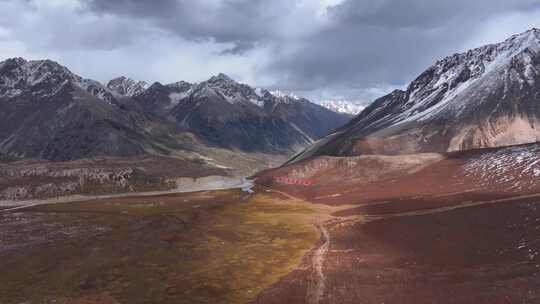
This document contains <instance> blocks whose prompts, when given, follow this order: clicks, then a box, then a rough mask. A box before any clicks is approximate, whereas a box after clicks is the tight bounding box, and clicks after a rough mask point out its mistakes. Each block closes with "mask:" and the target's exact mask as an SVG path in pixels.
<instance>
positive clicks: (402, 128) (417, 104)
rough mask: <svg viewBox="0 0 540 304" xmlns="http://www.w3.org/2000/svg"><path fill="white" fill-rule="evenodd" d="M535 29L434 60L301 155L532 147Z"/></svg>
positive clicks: (536, 98)
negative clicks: (414, 76) (407, 82)
mask: <svg viewBox="0 0 540 304" xmlns="http://www.w3.org/2000/svg"><path fill="white" fill-rule="evenodd" d="M539 91H540V30H538V29H531V30H529V31H526V32H524V33H521V34H517V35H513V36H511V37H509V38H508V39H506V40H504V41H502V42H500V43H495V44H489V45H485V46H482V47H479V48H475V49H472V50H469V51H466V52H463V53H459V54H454V55H451V56H448V57H446V58H443V59H441V60H439V61H437V62H436V63H435V64H433V65H432V66H430V67H428V68H427V69H426V70H425V71H424V72H423V73H422V74H421V75H420V76H418V77H417V78H416V79H415V80H414V81H412V82H411V83H410V85H409V86H408V87H407V89H406V90H404V91H403V90H395V91H394V92H392V93H391V94H388V95H386V96H383V97H381V98H379V99H377V100H375V101H374V102H373V103H372V104H371V105H370V106H369V107H367V108H366V109H365V110H364V111H362V112H361V113H360V114H359V115H358V116H357V117H355V118H354V119H353V120H352V121H351V122H350V123H349V124H348V125H346V126H345V127H344V128H343V129H342V130H340V132H342V134H343V135H342V136H341V135H339V134H338V135H336V136H335V137H334V138H327V139H326V142H323V143H321V144H320V145H321V146H320V147H315V148H312V149H311V150H310V151H306V153H304V154H303V155H302V156H299V157H298V158H297V159H302V157H307V156H311V155H315V154H317V153H318V152H317V151H321V153H323V152H324V153H328V151H333V152H332V153H335V154H336V155H359V154H364V153H368V154H369V153H372V154H376V153H380V154H397V153H417V152H447V151H456V150H466V149H476V148H485V147H498V146H506V145H515V144H523V143H531V142H536V141H540V131H538V130H539V129H540V125H539V124H538V122H539V121H540V110H539V108H538V103H539V102H540V93H539Z"/></svg>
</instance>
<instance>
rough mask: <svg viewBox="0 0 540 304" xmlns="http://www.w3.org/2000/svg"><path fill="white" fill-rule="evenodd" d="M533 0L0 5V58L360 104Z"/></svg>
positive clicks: (515, 16) (479, 38) (36, 1)
mask: <svg viewBox="0 0 540 304" xmlns="http://www.w3.org/2000/svg"><path fill="white" fill-rule="evenodd" d="M539 17H540V0H516V1H507V0H476V1H470V0H453V1H448V0H441V1H430V0H408V1H402V0H296V1H291V0H190V1H188V0H154V1H146V0H115V1H110V0H29V1H21V0H0V60H2V59H5V58H7V57H12V56H23V57H28V58H45V57H46V58H52V59H55V60H58V61H59V62H61V63H63V64H65V65H67V66H68V67H70V68H71V69H72V70H74V71H75V72H77V73H79V74H82V75H83V76H85V77H91V78H95V79H98V80H102V81H103V80H106V79H109V78H112V77H114V76H117V74H119V73H120V74H125V75H127V76H130V77H134V78H138V79H142V80H146V81H154V80H159V81H162V82H172V81H178V80H181V79H182V80H188V81H201V80H204V79H206V78H208V77H209V76H210V75H212V74H216V73H219V72H225V73H227V74H229V75H231V76H232V77H233V78H236V79H237V80H240V81H243V82H247V83H249V84H252V85H257V86H263V87H268V88H280V89H281V90H286V91H294V92H296V93H298V94H302V95H307V96H309V97H311V98H314V99H319V100H322V99H347V100H356V101H359V102H368V101H370V100H372V99H373V98H376V97H378V96H379V95H381V94H383V93H385V92H387V91H389V90H392V89H393V88H396V87H402V86H404V85H405V84H406V83H407V82H409V81H411V80H412V78H413V77H414V76H415V75H417V74H419V73H420V72H421V71H422V70H423V69H425V68H426V67H427V66H428V65H430V64H431V63H432V62H433V61H435V60H436V59H439V58H441V57H444V56H446V55H449V54H451V53H454V52H458V51H463V50H465V49H467V48H471V47H475V46H479V45H481V44H485V43H490V42H497V41H500V40H503V39H505V38H506V37H507V36H509V35H510V34H513V33H517V32H522V31H525V30H527V29H529V28H530V27H533V26H537V27H538V26H540V18H539Z"/></svg>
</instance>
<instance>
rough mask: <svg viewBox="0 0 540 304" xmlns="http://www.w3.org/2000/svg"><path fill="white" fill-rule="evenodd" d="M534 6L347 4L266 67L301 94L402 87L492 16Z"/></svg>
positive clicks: (419, 1) (359, 0)
mask: <svg viewBox="0 0 540 304" xmlns="http://www.w3.org/2000/svg"><path fill="white" fill-rule="evenodd" d="M539 8H540V1H537V0H524V1H506V0H504V1H503V0H480V1H478V0H476V1H470V0H453V1H431V0H409V1H402V0H346V1H345V2H343V3H341V4H339V5H336V6H334V7H331V8H329V9H328V15H329V17H330V19H331V24H330V26H329V27H327V28H325V29H322V30H321V31H320V32H318V33H316V34H315V35H314V36H312V37H309V39H306V40H304V41H300V42H299V46H298V48H297V51H296V52H293V53H290V54H288V55H287V56H283V57H279V58H277V59H276V60H275V62H274V65H273V66H272V67H271V70H272V71H273V72H274V73H281V74H282V77H281V78H280V79H285V80H286V81H287V83H288V84H289V85H291V86H292V87H294V88H296V89H304V90H313V89H316V88H318V87H320V86H328V85H342V86H343V85H344V86H347V87H371V86H375V85H377V84H380V83H387V84H393V85H403V84H404V83H406V82H408V81H410V80H412V78H413V77H414V76H416V75H418V73H420V72H421V71H422V70H423V69H424V68H426V67H427V66H428V65H430V64H431V63H432V62H433V61H435V60H436V59H439V58H441V57H443V56H446V55H451V54H452V53H453V52H456V51H462V49H461V47H462V46H463V44H464V42H465V41H467V40H468V39H471V37H472V35H473V34H474V33H475V29H477V28H478V27H480V26H481V25H482V24H483V23H484V22H486V21H487V20H489V19H490V18H495V17H497V16H500V15H505V14H509V13H515V12H529V11H532V10H538V9H539ZM523 30H525V29H523Z"/></svg>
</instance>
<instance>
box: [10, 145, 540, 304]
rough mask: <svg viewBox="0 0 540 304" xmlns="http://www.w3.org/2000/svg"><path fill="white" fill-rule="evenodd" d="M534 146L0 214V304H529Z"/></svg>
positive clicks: (306, 171)
mask: <svg viewBox="0 0 540 304" xmlns="http://www.w3.org/2000/svg"><path fill="white" fill-rule="evenodd" d="M539 150H540V147H539V146H538V145H526V146H518V147H508V148H502V149H490V150H477V151H468V152H456V153H449V154H445V155H431V154H430V155H408V156H396V157H397V158H395V157H393V156H392V157H388V156H385V157H377V156H370V157H364V158H358V157H355V158H353V159H345V158H343V159H334V158H330V160H329V159H323V160H322V161H321V162H320V163H317V162H318V160H317V159H312V160H310V162H308V163H307V164H308V165H307V166H306V167H301V166H300V165H298V164H295V165H294V166H293V167H292V168H290V169H287V167H283V168H279V169H277V170H270V171H267V172H264V173H262V174H261V175H259V176H258V177H257V178H258V179H257V182H258V183H259V185H258V186H256V187H255V188H254V191H255V193H254V194H248V193H245V192H242V191H240V190H222V191H203V192H197V193H184V194H170V195H161V196H148V197H122V198H109V199H101V200H93V201H86V202H76V203H64V204H54V205H43V206H34V207H29V208H26V209H19V210H15V211H9V210H8V211H4V212H2V211H1V210H0V273H2V274H3V275H2V276H0V299H1V301H0V303H2V304H3V303H7V304H11V303H17V304H18V303H308V304H312V303H405V304H409V303H414V304H417V303H443V304H446V303H475V304H478V303H486V304H487V303H489V304H493V303H494V304H498V303H538V302H540V293H539V292H538V290H540V289H539V287H540V278H539V273H540V260H538V259H539V258H540V257H539V256H538V255H539V252H540V233H539V229H540V208H539V207H540V182H538V178H539V177H540V153H538V152H539ZM400 157H404V158H400ZM328 162H330V165H328ZM370 162H371V164H370ZM336 164H337V165H338V166H341V167H340V169H337V170H336ZM347 168H349V169H347ZM377 168H379V169H377ZM288 170H290V171H288ZM339 172H341V173H342V176H343V179H340V178H338V177H336V174H338V173H339ZM355 172H357V173H356V176H355ZM284 176H285V177H288V178H290V179H283V178H281V177H284ZM325 177H329V178H330V179H329V181H330V182H328V183H325V182H324V179H325ZM294 179H309V180H310V181H312V182H313V183H312V184H307V186H306V185H298V184H295V185H292V184H286V183H285V182H286V181H290V180H294Z"/></svg>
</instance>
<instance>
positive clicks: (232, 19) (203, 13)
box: [86, 0, 291, 52]
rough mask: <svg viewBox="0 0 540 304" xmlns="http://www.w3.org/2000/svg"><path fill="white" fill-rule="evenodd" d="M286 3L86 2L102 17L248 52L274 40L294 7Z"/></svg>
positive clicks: (279, 0)
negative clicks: (149, 24) (140, 22)
mask: <svg viewBox="0 0 540 304" xmlns="http://www.w3.org/2000/svg"><path fill="white" fill-rule="evenodd" d="M290 3H291V2H289V1H283V0H224V1H222V2H221V3H219V2H218V1H214V2H212V1H191V0H157V1H146V0H115V1H110V0H86V4H87V7H88V8H89V9H91V10H93V11H94V12H97V13H101V14H116V15H120V16H132V17H137V18H142V19H149V20H152V21H154V22H155V23H156V24H158V25H159V26H161V27H162V28H164V29H166V30H168V31H171V32H173V33H177V34H179V35H181V36H182V37H184V38H191V39H214V40H215V41H217V42H230V43H233V44H236V45H237V47H235V48H234V49H233V50H232V51H233V52H237V51H238V50H242V49H244V48H245V47H246V46H249V45H251V44H252V43H253V41H258V40H260V39H268V38H271V37H272V35H273V34H272V33H273V26H275V25H276V24H275V21H276V20H277V19H279V17H280V16H281V15H283V13H286V12H287V8H289V7H290Z"/></svg>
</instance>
